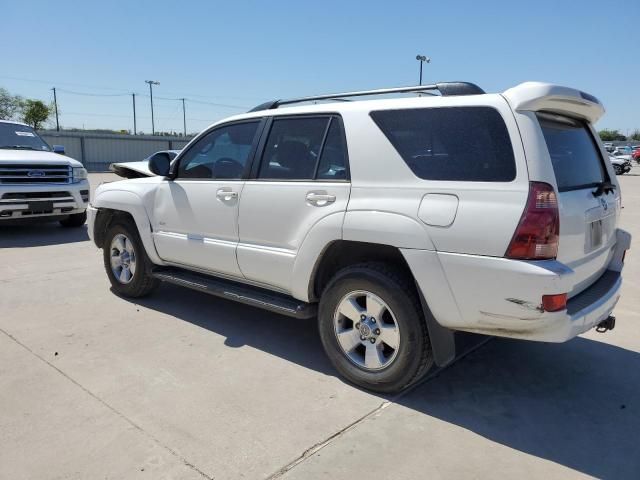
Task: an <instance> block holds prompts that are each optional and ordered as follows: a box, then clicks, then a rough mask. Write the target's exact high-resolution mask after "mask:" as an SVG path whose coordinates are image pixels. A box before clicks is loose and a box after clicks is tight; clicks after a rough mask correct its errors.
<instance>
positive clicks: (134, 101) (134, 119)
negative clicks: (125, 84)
mask: <svg viewBox="0 0 640 480" xmlns="http://www.w3.org/2000/svg"><path fill="white" fill-rule="evenodd" d="M131 96H132V97H133V134H134V135H137V134H138V133H137V132H136V94H135V93H132V94H131Z"/></svg>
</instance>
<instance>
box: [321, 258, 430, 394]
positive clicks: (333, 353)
mask: <svg viewBox="0 0 640 480" xmlns="http://www.w3.org/2000/svg"><path fill="white" fill-rule="evenodd" d="M318 325H319V329H320V338H321V339H322V343H323V346H324V349H325V351H326V353H327V355H328V357H329V359H330V360H331V362H332V363H333V365H334V366H335V367H336V369H337V370H338V371H339V372H340V373H341V374H342V375H343V376H345V377H346V378H347V379H348V380H350V381H351V382H353V383H355V384H356V385H359V386H361V387H364V388H366V389H369V390H373V391H376V392H381V393H393V392H398V391H400V390H403V389H405V388H406V387H408V386H410V385H411V384H413V383H415V382H416V381H418V380H419V379H420V378H422V377H423V376H424V374H425V373H426V372H427V371H428V370H429V368H431V366H432V365H433V355H432V351H431V344H430V341H429V337H428V333H427V325H426V322H425V320H424V316H423V313H422V308H421V305H420V300H419V299H418V296H417V294H416V292H415V286H414V285H413V282H412V281H411V279H408V278H406V276H405V275H402V274H400V273H398V272H395V271H394V270H393V269H391V268H389V267H388V266H387V265H385V264H380V263H364V264H359V265H355V266H352V267H347V268H345V269H343V270H341V271H340V272H338V273H337V274H336V276H335V277H334V278H333V279H332V280H331V282H329V285H328V286H327V287H326V289H325V291H324V293H323V295H322V297H321V300H320V307H319V311H318Z"/></svg>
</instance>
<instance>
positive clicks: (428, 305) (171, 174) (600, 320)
mask: <svg viewBox="0 0 640 480" xmlns="http://www.w3.org/2000/svg"><path fill="white" fill-rule="evenodd" d="M407 93H413V94H419V95H420V96H415V97H413V98H406V97H404V98H387V99H379V98H378V99H374V100H363V101H345V100H347V99H355V98H358V97H363V96H374V97H375V96H377V97H379V96H381V95H385V96H387V95H396V96H398V95H400V94H405V95H406V94H407ZM338 100H341V101H338ZM323 101H327V102H326V103H322V102H323ZM312 102H314V103H315V104H311V103H312ZM603 114H604V108H603V106H602V105H601V104H600V102H599V101H598V100H597V99H596V98H595V97H593V96H592V95H589V94H587V93H585V92H581V91H579V90H576V89H572V88H566V87H561V86H558V85H551V84H545V83H534V82H529V83H524V84H521V85H518V86H516V87H514V88H511V89H509V90H507V91H505V92H502V93H494V94H487V93H485V92H484V91H482V90H481V89H480V88H479V87H478V86H476V85H473V84H470V83H461V82H452V83H441V84H436V85H428V86H416V87H400V88H394V89H384V90H375V91H367V92H347V93H341V94H329V95H320V96H316V97H308V98H302V99H291V100H277V101H273V102H269V103H267V104H264V105H260V106H258V107H256V108H255V109H253V110H252V111H251V112H248V113H246V114H242V115H238V116H235V117H232V118H229V119H226V120H223V121H221V122H219V123H217V124H214V125H212V126H211V127H209V128H208V129H206V130H205V131H203V132H202V133H201V134H200V135H198V136H197V137H196V138H194V139H193V140H192V141H191V142H190V143H189V144H188V145H187V146H186V147H185V148H184V149H183V150H182V151H181V152H180V153H179V154H178V156H177V157H176V158H175V160H173V161H172V160H171V157H170V155H169V154H167V153H166V152H159V153H157V154H155V155H153V156H152V157H151V159H150V161H149V169H150V171H151V172H152V173H154V174H155V176H152V177H147V178H137V179H132V180H123V181H120V182H113V183H110V184H105V185H102V186H100V187H99V188H98V189H97V191H96V195H95V199H94V200H93V202H92V205H91V206H90V207H89V209H88V216H89V235H90V236H91V237H92V238H93V240H94V241H95V243H96V245H97V246H98V247H99V248H102V249H103V254H104V266H105V269H106V273H107V276H108V277H109V280H110V281H111V285H112V288H113V290H114V291H115V292H117V293H119V294H121V295H124V296H129V297H139V296H143V295H146V294H149V293H150V292H151V291H152V290H153V289H154V288H155V287H156V286H157V284H158V283H159V282H160V281H164V282H170V283H174V284H177V285H181V286H184V287H188V288H192V289H196V290H199V291H202V292H204V293H209V294H213V295H217V296H221V297H223V298H227V299H231V300H236V301H240V302H244V303H247V304H250V305H254V306H256V307H260V308H265V309H269V310H272V311H275V312H280V313H283V314H286V315H291V316H294V317H298V318H305V317H306V318H309V317H314V316H317V319H318V326H319V340H320V341H322V344H323V346H324V348H325V351H326V352H327V355H328V356H329V358H330V360H331V361H332V363H333V364H334V365H335V367H336V368H337V370H338V371H339V372H340V373H342V374H343V375H344V376H345V377H346V378H348V379H349V380H350V381H352V382H354V383H356V384H358V385H361V386H364V387H366V388H369V389H372V390H376V391H379V392H392V391H398V390H400V389H402V388H405V387H407V386H408V385H411V384H412V383H414V382H416V381H417V380H418V379H419V378H421V377H422V376H423V375H424V374H425V373H426V372H427V371H428V370H429V369H430V368H431V366H432V365H433V364H436V365H445V364H447V363H448V362H450V361H451V360H452V359H453V358H454V357H455V352H456V342H455V341H454V335H453V332H454V331H465V332H473V333H481V334H487V335H498V336H504V337H511V338H519V339H523V340H535V341H544V342H564V341H567V340H569V339H571V338H573V337H575V336H576V335H579V334H581V333H583V332H585V331H587V330H589V329H591V328H593V327H598V328H599V330H602V331H606V330H609V329H611V328H613V326H614V318H613V316H612V315H611V313H612V311H613V309H614V307H615V305H616V302H617V301H618V298H619V296H620V291H621V284H622V275H621V271H622V268H623V263H624V254H625V251H626V250H627V249H628V248H629V246H630V235H629V234H628V233H626V232H625V231H623V230H621V229H619V228H618V219H619V215H620V208H621V205H620V199H621V196H620V187H619V185H618V183H617V180H616V176H615V174H614V171H613V168H612V166H611V164H610V163H609V162H608V161H606V159H607V154H606V151H605V150H604V149H603V146H602V144H601V143H600V140H599V139H598V135H597V134H596V132H595V131H594V128H593V123H595V122H596V121H597V120H598V119H599V118H600V117H601V116H602V115H603ZM173 300H174V301H176V302H180V301H181V300H180V297H179V295H175V296H174V297H173ZM300 328H308V326H307V327H305V324H304V323H301V326H300ZM292 341H295V339H292Z"/></svg>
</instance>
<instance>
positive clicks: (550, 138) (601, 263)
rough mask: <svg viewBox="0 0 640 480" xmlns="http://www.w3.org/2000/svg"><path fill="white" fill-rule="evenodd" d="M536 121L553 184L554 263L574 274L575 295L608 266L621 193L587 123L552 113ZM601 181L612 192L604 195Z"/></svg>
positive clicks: (537, 115)
mask: <svg viewBox="0 0 640 480" xmlns="http://www.w3.org/2000/svg"><path fill="white" fill-rule="evenodd" d="M536 117H537V120H538V122H539V124H540V128H541V130H542V135H543V137H544V140H545V143H546V147H547V150H548V152H549V157H550V159H551V165H552V167H553V171H554V173H555V177H556V182H557V186H558V193H559V202H558V203H559V210H560V243H559V249H558V260H559V261H561V262H562V263H564V264H566V265H568V266H569V267H571V268H572V269H573V270H574V271H575V272H576V276H575V279H576V281H575V284H574V289H573V291H572V292H571V295H576V294H577V293H579V292H580V291H582V290H584V289H585V288H586V287H588V286H589V285H591V284H592V283H593V282H594V281H595V280H596V279H597V278H598V277H599V276H600V275H601V274H602V273H603V272H604V270H605V269H606V267H607V265H608V264H609V261H610V259H611V255H612V253H613V247H614V246H615V241H616V233H615V230H616V226H617V222H618V216H619V214H620V192H619V190H618V186H617V184H616V182H615V178H614V177H613V176H612V175H610V173H609V171H608V170H607V168H606V164H605V160H604V158H603V156H602V154H601V150H600V146H599V144H598V143H597V141H596V139H595V137H594V135H593V130H592V129H591V128H590V126H589V124H587V123H586V122H584V121H581V120H576V119H572V118H569V117H566V116H563V115H557V114H552V113H537V114H536ZM605 182H611V183H612V184H613V185H614V187H615V188H614V189H613V190H611V189H607V190H606V191H604V190H603V188H602V185H603V183H605Z"/></svg>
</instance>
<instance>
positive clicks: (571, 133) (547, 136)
mask: <svg viewBox="0 0 640 480" xmlns="http://www.w3.org/2000/svg"><path fill="white" fill-rule="evenodd" d="M537 116H538V121H539V122H540V128H542V134H543V135H544V140H545V142H546V144H547V149H548V150H549V155H550V157H551V163H552V165H553V171H554V173H555V175H556V182H557V184H558V190H559V191H561V192H562V191H567V190H578V189H581V188H590V187H593V186H595V185H597V184H599V183H601V182H602V181H604V178H605V170H604V165H603V163H602V156H601V155H600V151H599V149H598V146H597V144H596V142H595V141H594V139H593V137H592V136H591V132H589V130H588V128H587V125H586V124H584V123H583V122H580V121H578V120H574V119H572V118H568V117H564V116H561V115H554V114H548V113H538V114H537Z"/></svg>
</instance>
